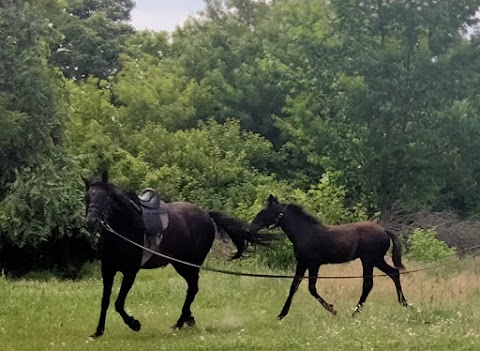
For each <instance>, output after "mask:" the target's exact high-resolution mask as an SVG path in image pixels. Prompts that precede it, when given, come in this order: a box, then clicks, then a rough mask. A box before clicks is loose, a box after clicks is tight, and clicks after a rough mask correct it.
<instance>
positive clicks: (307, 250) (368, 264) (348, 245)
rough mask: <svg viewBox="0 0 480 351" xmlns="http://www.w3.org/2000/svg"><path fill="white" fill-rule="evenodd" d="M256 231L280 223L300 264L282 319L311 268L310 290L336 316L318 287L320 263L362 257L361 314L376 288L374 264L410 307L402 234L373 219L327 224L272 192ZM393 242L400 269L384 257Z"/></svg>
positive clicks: (255, 225) (280, 317)
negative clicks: (402, 274) (404, 283)
mask: <svg viewBox="0 0 480 351" xmlns="http://www.w3.org/2000/svg"><path fill="white" fill-rule="evenodd" d="M252 226H253V227H254V229H255V230H259V229H261V228H267V227H269V228H274V227H277V226H280V227H281V228H282V229H283V231H284V232H285V234H286V235H287V236H288V238H289V239H290V241H291V242H292V243H293V248H294V252H295V257H296V259H297V267H296V271H295V278H294V280H293V282H292V286H291V288H290V294H289V295H288V298H287V301H286V302H285V305H284V306H283V309H282V311H281V312H280V315H279V316H278V319H283V318H284V317H285V316H286V315H287V314H288V310H289V309H290V305H291V303H292V298H293V295H294V294H295V292H296V291H297V289H298V286H299V284H300V282H301V280H302V277H303V275H304V274H305V271H306V270H307V269H308V271H309V283H308V289H309V291H310V293H311V294H312V296H313V297H315V298H316V299H317V300H318V301H319V302H320V304H321V305H322V306H323V307H324V308H325V309H326V310H327V311H329V312H331V313H332V314H333V315H335V314H336V313H337V312H336V311H335V309H334V308H333V305H331V304H329V303H328V302H326V301H325V300H324V299H323V298H322V297H321V296H320V295H319V294H318V293H317V289H316V283H317V276H318V271H319V269H320V266H321V265H322V264H329V263H343V262H348V261H352V260H355V259H357V258H360V260H361V261H362V266H363V291H362V296H361V297H360V300H359V301H358V304H357V306H356V309H355V312H354V314H355V313H359V312H360V310H361V308H362V307H363V304H364V303H365V300H366V299H367V296H368V294H369V293H370V291H371V290H372V287H373V277H372V275H373V267H377V268H378V269H380V270H381V271H382V272H384V273H386V274H388V276H389V277H390V278H391V279H392V280H393V282H394V283H395V287H396V289H397V295H398V301H399V303H400V304H402V305H403V306H407V301H406V300H405V297H404V296H403V292H402V287H401V285H400V275H399V270H398V269H403V268H404V267H403V265H402V259H401V246H400V242H399V239H398V237H397V236H396V235H395V234H394V233H392V232H391V231H389V230H386V229H384V228H383V227H381V226H380V225H378V224H375V223H372V222H358V223H351V224H343V225H335V226H327V225H323V224H322V223H321V222H320V221H319V220H318V219H316V218H315V217H313V216H311V215H310V214H308V213H306V212H305V211H304V209H303V208H302V207H301V206H298V205H295V204H282V203H280V202H278V200H277V198H276V197H274V196H272V195H270V197H269V199H268V201H267V204H266V205H265V207H264V208H263V209H262V210H261V211H260V212H259V213H258V214H257V216H256V217H255V219H254V220H253V222H252ZM390 240H392V242H393V252H392V260H393V264H394V265H395V267H397V268H398V269H397V268H393V267H392V266H390V265H388V264H387V263H386V262H385V259H384V256H385V254H386V252H387V251H388V249H389V247H390Z"/></svg>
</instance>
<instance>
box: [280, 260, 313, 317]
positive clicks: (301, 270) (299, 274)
mask: <svg viewBox="0 0 480 351" xmlns="http://www.w3.org/2000/svg"><path fill="white" fill-rule="evenodd" d="M306 270H307V267H306V266H305V265H303V264H300V263H297V268H296V269H295V278H293V282H292V286H291V287H290V293H289V294H288V297H287V301H285V305H283V308H282V312H280V314H279V315H278V317H277V318H278V319H283V318H284V317H285V316H286V315H287V314H288V310H289V309H290V305H291V304H292V299H293V295H294V294H295V292H296V291H297V289H298V286H299V285H300V282H301V281H302V278H303V275H304V274H305V271H306Z"/></svg>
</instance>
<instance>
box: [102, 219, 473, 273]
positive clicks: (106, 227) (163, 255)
mask: <svg viewBox="0 0 480 351" xmlns="http://www.w3.org/2000/svg"><path fill="white" fill-rule="evenodd" d="M101 223H102V226H103V227H104V228H105V229H106V230H107V231H109V232H110V233H112V234H115V235H116V236H118V237H119V238H121V239H123V240H125V241H127V242H129V243H130V244H132V245H135V246H137V247H139V248H141V249H142V250H145V251H148V252H150V253H152V254H153V255H156V256H159V257H163V258H166V259H168V260H170V261H173V262H177V263H181V264H184V265H186V266H190V267H195V268H198V269H201V270H204V271H210V272H216V273H222V274H227V275H235V276H241V277H256V278H272V279H274V278H278V279H292V278H299V277H298V276H295V275H282V274H263V273H260V274H259V273H245V272H237V271H229V270H225V269H219V268H213V267H208V266H203V265H198V264H195V263H191V262H187V261H182V260H179V259H177V258H174V257H171V256H168V255H165V254H162V253H160V252H157V251H154V250H152V249H149V248H148V247H145V246H143V245H140V244H138V243H136V242H135V241H133V240H131V239H129V238H127V237H125V236H124V235H122V234H120V233H118V232H117V231H115V230H114V229H113V228H112V227H111V226H110V225H109V224H108V223H106V222H104V221H102V222H101ZM476 248H480V245H476V246H473V247H471V248H469V249H468V250H464V251H471V250H474V249H476ZM478 255H479V254H474V255H471V256H467V257H464V258H460V259H458V260H456V261H452V262H446V263H443V264H438V265H435V266H432V267H425V268H418V269H413V270H409V271H404V272H399V274H402V275H405V274H411V273H417V272H422V271H427V270H432V269H436V268H440V267H445V266H449V265H452V264H454V263H458V262H462V261H466V260H469V259H472V258H475V257H477V256H478ZM444 258H445V257H444ZM434 262H435V261H434ZM387 276H388V274H374V275H371V276H368V278H370V277H372V278H376V277H387ZM301 278H302V279H303V278H309V277H308V276H302V277H301ZM363 278H366V277H364V276H363V275H361V276H359V275H353V276H318V277H317V279H363Z"/></svg>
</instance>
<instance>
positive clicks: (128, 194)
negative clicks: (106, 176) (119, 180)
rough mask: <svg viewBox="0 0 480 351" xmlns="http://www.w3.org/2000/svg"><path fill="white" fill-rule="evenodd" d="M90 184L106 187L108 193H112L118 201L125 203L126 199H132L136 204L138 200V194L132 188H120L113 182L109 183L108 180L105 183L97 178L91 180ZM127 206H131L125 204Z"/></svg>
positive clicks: (126, 202)
mask: <svg viewBox="0 0 480 351" xmlns="http://www.w3.org/2000/svg"><path fill="white" fill-rule="evenodd" d="M91 185H100V186H102V187H104V188H106V189H107V190H108V192H109V193H110V194H112V195H114V196H115V197H116V198H117V199H118V200H119V201H121V202H122V203H123V204H125V205H127V204H128V201H130V200H132V201H134V202H135V203H137V204H138V202H139V201H138V196H137V194H136V193H135V192H134V191H133V190H130V189H122V188H120V187H119V186H117V185H115V184H113V183H110V182H108V183H105V182H102V181H101V180H98V179H94V180H92V181H91ZM127 207H131V206H127Z"/></svg>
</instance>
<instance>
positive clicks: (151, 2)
mask: <svg viewBox="0 0 480 351" xmlns="http://www.w3.org/2000/svg"><path fill="white" fill-rule="evenodd" d="M135 3H136V5H135V8H134V9H133V11H132V12H131V17H132V21H131V23H132V25H133V26H134V27H135V28H136V29H151V30H157V31H158V30H167V31H172V30H174V29H175V26H177V25H182V24H183V22H184V21H185V20H186V19H187V17H188V16H190V15H194V14H195V13H197V12H198V11H200V10H202V9H203V8H204V7H205V4H204V2H203V0H135Z"/></svg>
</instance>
